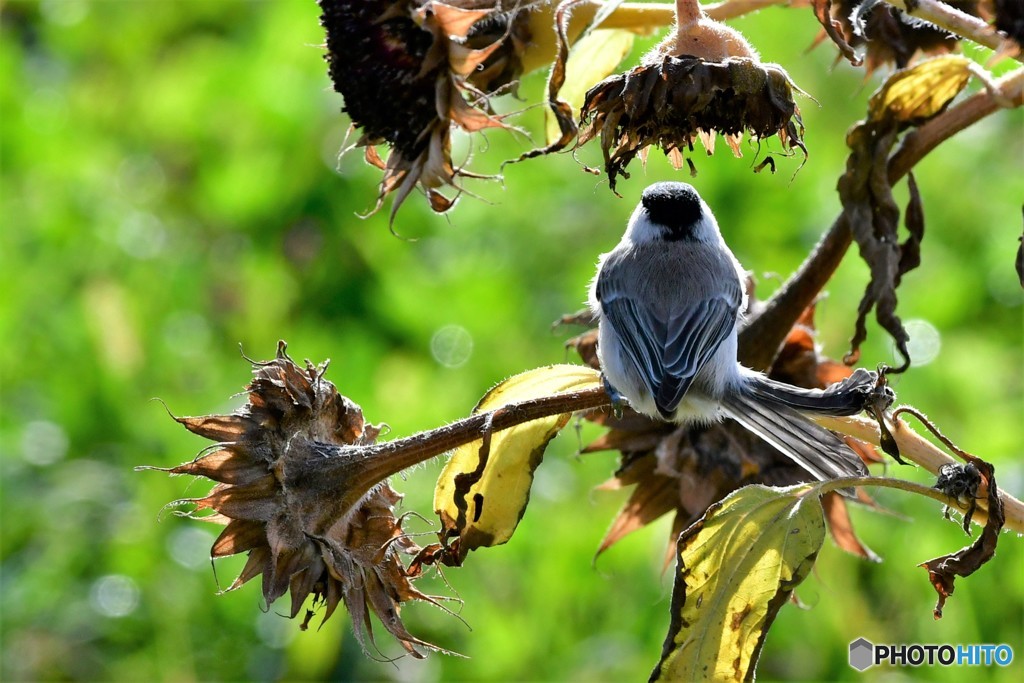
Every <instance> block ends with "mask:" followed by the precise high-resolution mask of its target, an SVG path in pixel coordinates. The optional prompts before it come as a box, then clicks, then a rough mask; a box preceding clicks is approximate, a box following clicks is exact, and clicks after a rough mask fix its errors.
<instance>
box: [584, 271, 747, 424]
mask: <svg viewBox="0 0 1024 683" xmlns="http://www.w3.org/2000/svg"><path fill="white" fill-rule="evenodd" d="M609 270H611V272H609V273H607V274H606V272H605V271H604V270H602V273H601V276H599V277H598V281H597V299H598V301H599V302H600V303H601V308H602V310H603V312H604V315H605V318H606V319H607V321H608V323H610V324H611V326H612V328H613V329H614V330H615V332H616V334H617V335H618V337H619V339H620V341H621V342H622V348H623V349H624V350H625V352H626V355H627V356H628V357H629V360H630V361H631V362H632V363H633V366H634V367H635V369H636V371H637V373H638V374H639V375H640V377H641V378H643V381H644V384H646V386H647V389H648V390H649V391H650V392H651V395H652V396H653V397H654V402H655V405H656V406H657V408H658V412H659V413H661V415H662V417H664V418H665V419H671V417H672V415H673V413H674V412H675V409H676V407H677V406H678V405H679V402H680V401H681V400H682V399H683V396H684V395H685V394H686V391H687V390H688V389H689V388H690V384H691V383H692V382H693V379H694V377H695V376H696V375H697V373H698V372H699V371H700V369H701V368H702V367H704V364H705V363H707V362H708V360H710V359H711V357H712V356H713V355H714V353H715V351H717V350H718V347H719V346H721V345H722V342H723V341H725V339H726V338H727V337H728V336H729V333H730V332H731V331H732V328H733V326H734V325H735V324H736V311H737V309H738V308H739V303H740V299H741V295H740V292H739V288H738V287H737V288H736V291H735V292H734V291H732V290H731V288H726V291H725V292H723V293H722V294H721V295H719V296H716V297H712V298H708V299H702V300H691V301H686V299H685V298H684V297H680V298H679V299H677V301H678V305H676V306H666V307H656V306H651V305H647V304H645V303H644V302H642V301H640V300H639V299H638V298H637V297H636V296H632V295H631V291H632V290H631V288H629V287H628V283H624V282H621V281H620V278H618V277H616V273H615V271H614V270H613V269H609ZM623 285H626V286H623Z"/></svg>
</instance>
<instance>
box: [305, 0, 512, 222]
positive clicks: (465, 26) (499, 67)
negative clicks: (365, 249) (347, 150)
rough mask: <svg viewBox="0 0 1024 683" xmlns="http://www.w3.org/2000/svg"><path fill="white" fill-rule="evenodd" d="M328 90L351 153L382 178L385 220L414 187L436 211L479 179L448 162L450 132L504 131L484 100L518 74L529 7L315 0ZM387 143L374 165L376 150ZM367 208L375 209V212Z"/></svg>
mask: <svg viewBox="0 0 1024 683" xmlns="http://www.w3.org/2000/svg"><path fill="white" fill-rule="evenodd" d="M319 4H320V8H321V10H322V11H323V14H322V16H321V23H322V25H323V26H324V28H325V30H326V32H327V55H326V59H327V62H328V64H329V71H330V76H331V80H332V81H333V82H334V88H335V90H337V91H338V92H339V93H341V95H342V96H343V97H344V99H345V107H344V110H345V111H346V112H347V113H348V114H349V116H350V117H351V119H352V123H353V126H354V127H355V128H356V129H357V130H358V131H359V132H360V137H359V139H358V140H357V141H356V142H355V144H354V146H356V147H363V148H364V150H365V151H364V155H365V158H366V161H367V162H369V163H371V164H373V165H374V166H376V167H377V168H379V169H381V170H382V171H384V178H383V180H382V181H381V184H380V193H379V196H378V201H377V207H376V208H378V209H379V208H380V206H381V203H382V202H383V200H384V198H385V197H386V196H387V195H389V194H392V193H394V195H395V198H394V203H393V206H392V211H391V215H392V218H393V217H394V214H395V212H396V211H397V210H398V207H399V206H400V205H401V203H402V202H403V201H404V200H405V198H406V197H407V196H408V195H409V193H410V192H411V191H412V190H413V189H414V188H415V187H416V186H417V185H419V186H420V188H421V189H422V190H423V191H424V192H425V194H426V196H427V199H428V200H429V202H430V206H431V208H432V209H434V210H435V211H438V212H441V211H446V210H447V209H449V208H451V206H452V205H453V204H454V201H455V198H454V197H448V196H446V195H444V194H442V192H441V190H442V189H444V188H446V187H453V188H456V189H457V190H459V189H460V188H459V186H458V183H457V180H458V178H459V177H460V176H462V177H479V176H476V175H475V174H472V173H470V172H468V171H466V170H465V169H463V168H460V167H457V166H456V165H455V164H454V162H453V161H452V158H451V129H452V127H453V126H458V127H460V128H462V129H463V130H466V131H469V132H475V131H479V130H483V129H485V128H492V127H498V128H502V127H507V126H506V124H505V123H504V122H503V121H502V118H501V117H500V116H497V115H495V114H494V113H493V111H492V110H491V108H490V106H489V104H488V97H489V96H490V95H491V94H493V93H494V92H495V91H496V90H499V89H502V88H506V87H509V86H510V85H511V84H513V82H514V80H515V79H516V78H517V77H518V76H519V73H520V70H521V69H520V62H519V55H520V54H521V53H522V51H523V49H524V48H525V44H526V42H527V41H528V40H529V25H528V21H527V18H528V15H529V12H528V11H527V9H528V7H529V5H531V4H532V3H528V2H510V1H506V2H502V0H448V1H447V2H440V1H439V0H360V1H358V2H348V1H346V0H319ZM377 145H386V146H387V147H389V148H390V154H389V155H388V156H387V158H386V159H383V158H382V157H381V156H380V154H379V153H378V151H377V149H376V146H377ZM375 210H376V209H375Z"/></svg>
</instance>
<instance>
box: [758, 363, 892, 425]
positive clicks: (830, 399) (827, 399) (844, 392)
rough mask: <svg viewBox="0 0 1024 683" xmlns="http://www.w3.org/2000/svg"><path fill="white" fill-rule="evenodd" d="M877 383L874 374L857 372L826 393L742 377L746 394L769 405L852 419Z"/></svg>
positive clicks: (821, 390)
mask: <svg viewBox="0 0 1024 683" xmlns="http://www.w3.org/2000/svg"><path fill="white" fill-rule="evenodd" d="M877 380H878V373H875V372H872V371H870V370H865V369H863V368H858V369H857V370H856V371H855V372H854V373H853V374H852V375H850V376H849V377H847V378H846V379H844V380H843V381H841V382H837V383H836V384H833V385H832V386H830V387H829V388H827V389H802V388H800V387H794V386H792V385H789V384H784V383H783V382H776V381H775V380H772V379H768V378H767V377H765V376H764V375H762V374H761V373H759V372H756V373H755V372H749V374H747V376H746V387H745V389H746V391H747V392H748V393H751V394H753V395H754V396H757V397H758V398H760V399H762V400H764V401H767V402H769V403H772V404H775V405H778V404H782V405H786V406H789V407H790V408H793V409H795V410H799V411H800V412H804V413H813V414H816V415H836V416H839V415H856V414H857V413H859V412H861V411H862V410H864V407H865V405H866V404H867V403H868V401H869V399H870V397H871V394H872V392H873V391H874V389H875V385H876V383H877Z"/></svg>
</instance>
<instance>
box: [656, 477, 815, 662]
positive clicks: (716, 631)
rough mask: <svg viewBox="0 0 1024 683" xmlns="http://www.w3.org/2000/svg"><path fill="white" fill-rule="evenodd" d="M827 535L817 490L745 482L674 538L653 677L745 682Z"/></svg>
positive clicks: (802, 485)
mask: <svg viewBox="0 0 1024 683" xmlns="http://www.w3.org/2000/svg"><path fill="white" fill-rule="evenodd" d="M824 539H825V518H824V514H823V512H822V507H821V500H820V497H819V495H818V493H817V491H816V489H814V488H812V487H811V486H808V485H806V484H801V485H797V486H791V487H788V488H784V489H772V488H767V487H764V486H747V487H744V488H742V489H740V490H739V491H736V492H735V493H733V494H731V495H730V496H728V497H727V498H725V499H724V500H722V501H720V502H718V503H716V504H714V505H712V506H711V507H710V508H708V511H707V512H706V513H705V514H704V517H702V518H701V519H700V520H699V521H697V522H696V523H694V524H693V525H692V526H691V527H690V528H689V529H687V530H686V531H684V532H683V533H682V534H681V535H680V537H679V545H678V551H679V553H680V559H679V570H678V574H677V576H676V584H675V589H674V591H673V595H672V623H671V625H670V626H669V636H668V639H667V640H666V642H665V649H664V652H663V654H662V659H661V662H659V663H658V666H657V668H656V669H655V671H654V675H653V676H652V680H658V681H698V680H703V681H721V680H736V681H742V680H750V679H752V678H753V667H754V665H755V664H756V663H757V656H758V654H760V651H761V646H762V645H763V644H764V638H765V635H766V633H767V631H768V627H769V626H770V625H771V623H772V621H773V620H774V619H775V615H776V614H777V613H778V611H779V608H780V607H781V606H782V605H783V604H784V603H785V602H786V599H787V598H788V596H789V594H790V592H792V590H793V588H795V587H796V586H797V585H798V584H799V583H800V582H801V581H803V580H804V578H806V576H807V574H808V573H809V572H810V571H811V568H812V567H813V566H814V560H815V558H816V557H817V555H818V551H819V550H820V549H821V545H822V543H823V542H824Z"/></svg>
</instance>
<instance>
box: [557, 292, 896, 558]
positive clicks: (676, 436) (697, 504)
mask: <svg viewBox="0 0 1024 683" xmlns="http://www.w3.org/2000/svg"><path fill="white" fill-rule="evenodd" d="M596 342H597V335H596V332H595V331H593V330H592V331H590V332H587V333H584V334H582V335H580V336H579V337H576V338H575V339H572V340H570V342H569V344H570V345H572V346H574V347H575V348H576V350H577V352H578V353H579V354H580V357H581V358H582V359H583V360H584V362H586V363H587V364H589V365H591V366H592V367H595V368H597V367H599V363H598V360H597V353H596ZM850 374H851V370H850V368H848V367H846V366H845V365H842V364H841V363H837V362H835V361H833V360H830V359H828V358H825V357H823V356H821V355H820V354H819V352H818V349H817V347H816V345H815V341H814V323H813V308H811V309H808V310H807V311H805V313H804V316H803V317H802V318H801V320H800V321H799V322H798V323H797V325H795V326H794V328H793V330H792V332H791V333H790V335H789V337H788V338H787V340H786V343H785V345H784V347H783V348H782V351H781V352H780V354H779V356H778V358H777V360H776V362H775V365H774V366H773V368H772V372H771V376H772V377H773V378H774V379H778V380H780V381H785V382H789V383H792V384H796V385H798V386H804V387H807V388H818V389H822V388H825V387H826V386H829V385H831V384H834V383H835V382H839V381H842V380H843V379H845V378H846V377H848V376H849V375H850ZM590 419H592V420H594V421H595V422H598V423H601V424H603V425H605V426H607V427H609V431H608V432H607V433H605V434H604V435H603V436H601V437H600V438H598V439H597V440H596V441H594V442H593V443H591V444H589V445H588V446H587V447H586V448H585V449H584V452H585V453H593V452H598V451H607V450H618V451H620V454H621V455H620V466H619V469H618V470H617V471H616V473H615V476H613V477H612V478H611V479H610V480H608V481H607V482H605V484H603V485H602V486H601V487H600V488H601V489H604V490H615V489H622V488H627V487H630V486H632V487H633V489H632V493H631V494H630V497H629V500H627V501H626V503H625V505H624V506H623V508H622V510H621V511H620V512H619V515H618V517H617V518H616V519H615V521H613V522H612V525H611V527H610V529H609V530H608V533H607V534H606V535H605V538H604V540H603V541H602V543H601V547H600V549H599V552H601V551H604V550H605V549H607V548H609V547H610V546H611V545H613V544H614V543H616V542H617V541H618V540H620V539H621V538H623V537H624V536H626V535H627V534H629V533H630V532H632V531H635V530H637V529H640V528H642V527H643V526H645V525H647V524H649V523H651V522H653V521H654V520H656V519H658V518H660V517H661V516H662V515H665V514H668V513H672V512H674V513H675V517H674V520H673V524H672V532H671V535H670V537H669V544H668V549H667V552H668V556H667V558H669V559H670V558H671V557H672V556H673V551H674V549H675V538H676V537H677V536H678V535H679V533H680V532H681V531H682V530H683V529H685V528H686V527H687V526H689V525H690V524H691V523H692V522H693V521H694V520H696V519H697V518H699V517H700V516H701V515H702V514H704V512H705V510H706V509H707V507H708V506H709V505H711V504H712V503H714V502H715V501H718V500H721V499H722V498H724V497H725V496H726V495H728V494H729V493H731V492H732V491H734V490H736V489H738V488H740V487H742V486H745V485H747V484H766V485H769V486H787V485H790V484H794V483H797V482H801V481H807V480H808V478H809V477H810V475H809V474H808V473H807V472H806V470H804V469H803V468H801V467H800V466H798V465H796V464H795V463H794V462H793V461H792V460H790V459H789V458H787V457H785V456H783V455H782V454H781V453H779V451H777V450H775V449H774V448H773V447H772V446H770V445H768V444H767V443H765V442H764V441H762V440H760V439H759V438H758V437H756V436H754V435H753V434H751V433H750V432H749V431H747V430H745V429H743V428H742V427H740V426H739V425H738V424H736V423H733V422H722V423H717V424H714V425H710V426H706V427H700V426H697V427H694V426H682V427H681V426H679V425H673V424H668V423H665V422H660V421H656V420H652V419H650V418H648V417H645V416H643V415H639V414H637V413H635V412H633V411H632V410H629V409H628V408H624V409H623V414H622V416H621V417H613V416H611V415H608V414H607V413H595V414H593V415H592V416H591V418H590ZM846 441H847V443H848V444H849V445H850V446H851V448H853V449H854V451H855V452H856V453H857V454H858V455H860V456H861V458H862V459H863V460H864V461H865V462H867V463H877V462H881V461H882V459H881V457H880V456H879V455H878V453H877V452H876V451H875V450H874V448H873V447H872V446H870V445H867V444H864V443H862V442H859V441H856V440H854V439H851V438H847V439H846ZM858 496H859V497H860V499H861V500H862V501H864V502H866V503H869V504H871V500H870V499H869V498H867V496H866V494H864V493H863V492H860V491H858ZM825 511H826V520H827V522H828V524H829V529H830V532H831V534H832V537H833V539H835V541H836V543H837V544H838V545H839V546H840V547H841V548H843V549H844V550H847V551H849V552H852V553H854V554H857V555H860V556H861V557H864V558H866V559H877V558H876V556H875V555H874V553H873V552H872V551H871V550H870V549H869V548H867V547H866V546H864V545H863V544H862V543H861V542H860V540H859V539H858V538H857V536H856V535H855V533H854V531H853V527H852V524H851V522H850V519H849V514H848V511H847V508H846V501H845V500H844V499H843V498H842V497H841V496H838V495H837V494H832V493H830V494H828V495H826V497H825Z"/></svg>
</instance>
